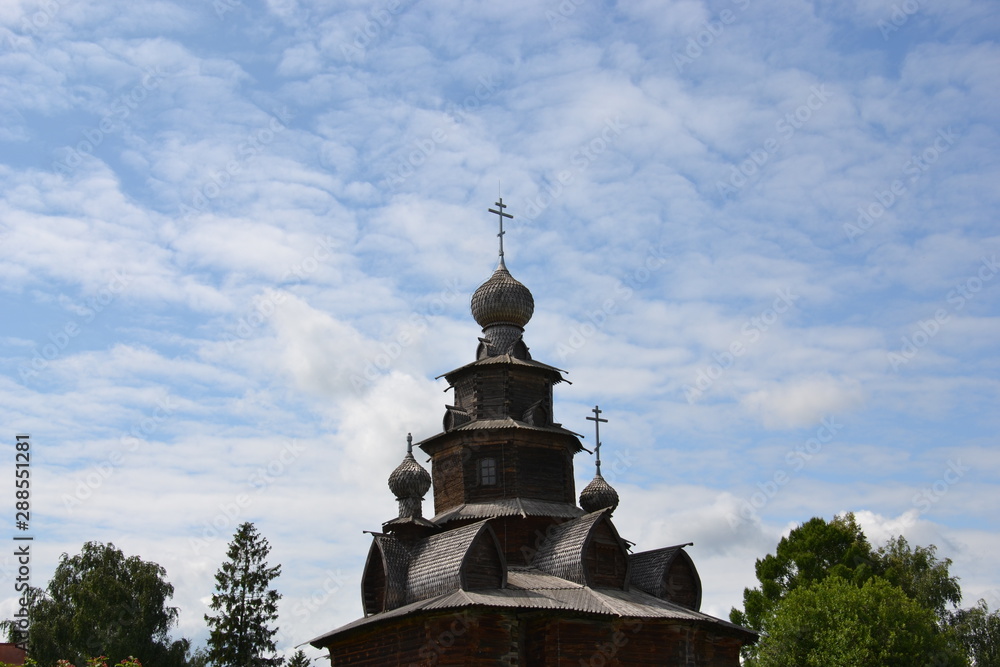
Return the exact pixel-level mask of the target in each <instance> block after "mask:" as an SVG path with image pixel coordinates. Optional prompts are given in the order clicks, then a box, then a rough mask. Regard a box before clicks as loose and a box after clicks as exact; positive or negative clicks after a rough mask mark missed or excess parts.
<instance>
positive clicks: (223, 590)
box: [205, 522, 282, 667]
mask: <svg viewBox="0 0 1000 667" xmlns="http://www.w3.org/2000/svg"><path fill="white" fill-rule="evenodd" d="M270 551H271V546H270V545H269V544H268V542H267V539H266V538H264V537H261V535H260V533H258V532H257V529H256V528H255V527H254V525H253V524H252V523H249V522H247V523H244V524H242V525H241V526H240V527H239V528H238V529H237V530H236V534H235V535H234V536H233V541H232V542H230V543H229V551H228V552H227V554H226V555H227V558H228V560H226V562H224V563H223V564H222V567H220V568H219V571H218V572H216V574H215V582H216V585H215V588H216V592H215V593H214V594H213V595H212V604H211V608H212V609H213V610H214V611H216V612H217V615H215V616H211V615H209V614H205V621H206V622H207V623H208V627H209V629H210V631H211V634H210V635H209V638H208V656H209V660H210V661H211V663H212V664H213V665H216V666H217V667H277V666H278V665H280V664H281V662H282V661H281V658H279V657H277V656H276V655H275V642H274V635H275V634H276V633H277V632H278V628H277V627H273V628H272V627H270V626H269V624H270V623H272V622H274V621H275V620H277V618H278V600H279V599H281V595H280V594H279V593H278V592H277V591H275V590H274V589H272V588H270V584H271V580H273V579H274V578H275V577H277V576H278V575H280V574H281V566H280V565H275V566H274V567H268V564H267V556H268V554H269V553H270Z"/></svg>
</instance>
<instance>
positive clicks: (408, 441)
mask: <svg viewBox="0 0 1000 667" xmlns="http://www.w3.org/2000/svg"><path fill="white" fill-rule="evenodd" d="M406 453H407V454H410V455H411V456H412V455H413V435H412V434H410V433H407V434H406Z"/></svg>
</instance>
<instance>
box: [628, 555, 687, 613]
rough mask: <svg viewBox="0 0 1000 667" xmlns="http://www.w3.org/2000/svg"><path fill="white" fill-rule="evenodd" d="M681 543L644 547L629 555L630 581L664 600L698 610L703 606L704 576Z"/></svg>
mask: <svg viewBox="0 0 1000 667" xmlns="http://www.w3.org/2000/svg"><path fill="white" fill-rule="evenodd" d="M692 544H693V543H691V542H688V543H687V544H679V545H677V546H673V547H664V548H663V549H653V550H652V551H642V552H640V553H637V554H631V555H630V556H629V564H630V566H631V567H630V571H629V572H630V573H629V581H630V582H631V583H632V584H634V585H635V586H636V587H637V588H639V589H642V590H644V591H646V592H647V593H649V594H650V595H655V596H656V597H658V598H660V599H661V600H667V601H668V602H673V603H674V604H679V605H680V606H682V607H686V608H688V609H692V610H694V611H698V610H699V609H701V577H700V576H699V575H698V569H697V568H696V567H695V566H694V561H693V560H692V559H691V556H690V555H689V554H688V553H687V552H686V551H684V547H687V546H691V545H692Z"/></svg>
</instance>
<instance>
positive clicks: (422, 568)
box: [310, 199, 756, 667]
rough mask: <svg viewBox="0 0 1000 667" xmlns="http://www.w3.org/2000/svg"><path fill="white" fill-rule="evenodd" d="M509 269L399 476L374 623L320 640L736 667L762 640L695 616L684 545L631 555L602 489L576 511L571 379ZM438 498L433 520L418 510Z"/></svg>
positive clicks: (353, 645) (354, 650) (365, 579)
mask: <svg viewBox="0 0 1000 667" xmlns="http://www.w3.org/2000/svg"><path fill="white" fill-rule="evenodd" d="M504 208H505V206H504V204H503V199H501V200H500V201H499V202H497V208H496V209H490V212H491V213H496V214H497V215H499V216H500V262H499V264H498V266H497V268H496V270H495V271H494V272H493V275H492V276H491V277H490V279H489V280H487V281H486V282H485V283H483V284H482V285H481V286H480V287H479V288H478V289H477V290H476V292H475V293H474V294H473V296H472V316H473V317H474V318H475V320H476V322H478V323H479V325H480V326H481V327H482V329H483V336H482V338H480V339H479V347H478V349H477V350H476V358H475V361H473V362H472V363H469V364H466V365H465V366H462V367H461V368H457V369H455V370H453V371H450V372H448V373H445V374H444V376H443V377H444V378H445V379H446V380H447V382H448V384H449V387H450V388H451V389H452V390H454V401H453V402H454V405H449V406H447V407H446V410H445V414H444V430H443V431H442V432H441V433H438V434H437V435H434V436H432V437H430V438H427V439H426V440H424V441H422V442H419V443H417V446H418V447H419V448H420V449H422V450H423V451H424V452H425V453H426V454H427V455H428V456H429V457H430V464H431V472H430V473H428V472H427V470H426V469H424V468H423V467H422V466H421V465H420V464H419V463H417V461H416V460H415V459H414V457H413V451H412V447H413V444H412V439H411V438H410V437H407V450H406V456H405V457H404V458H403V461H402V463H400V464H399V466H398V467H397V468H396V469H395V470H394V471H392V474H391V475H390V476H389V488H390V490H391V491H392V493H393V494H394V495H395V496H396V499H397V500H398V502H399V516H398V517H397V518H395V519H392V520H391V521H388V522H386V523H385V524H383V526H382V532H379V533H374V534H373V536H372V543H371V547H370V549H369V551H368V560H367V562H366V563H365V568H364V573H363V575H362V581H361V597H362V606H363V608H364V617H363V618H360V619H358V620H356V621H354V622H352V623H348V624H347V625H345V626H343V627H340V628H337V629H335V630H332V631H331V632H328V633H326V634H324V635H321V636H319V637H316V638H315V639H313V640H311V641H310V643H311V644H312V645H313V646H315V647H316V648H325V649H328V650H329V653H330V662H331V664H332V665H334V666H337V667H339V666H340V665H372V666H378V667H387V666H406V667H410V666H413V665H465V666H467V665H484V666H485V665H490V666H495V665H504V666H514V665H518V666H531V667H534V666H538V667H541V666H547V665H566V666H569V665H572V666H573V667H578V666H579V665H595V666H606V665H660V666H662V665H678V666H680V665H683V666H684V667H737V666H738V665H739V654H740V648H741V647H742V646H743V645H744V644H746V643H749V642H753V641H755V639H756V634H754V633H753V632H751V631H749V630H747V629H745V628H742V627H739V626H737V625H733V624H732V623H729V622H728V621H724V620H721V619H717V618H714V617H712V616H709V615H707V614H703V613H701V612H700V611H699V608H700V606H701V580H700V578H699V576H698V571H697V570H696V569H695V566H694V563H693V562H692V560H691V557H690V556H689V555H688V553H687V552H686V551H685V549H684V548H685V547H686V546H690V545H679V546H671V547H666V548H662V549H654V550H652V551H644V552H641V553H630V552H629V549H628V544H629V543H627V542H626V541H625V540H623V539H622V538H621V536H619V534H618V531H617V529H616V528H615V525H614V522H613V521H612V515H613V513H614V511H615V509H616V508H617V507H618V502H619V498H618V493H617V492H616V491H615V490H614V489H613V488H612V487H611V485H610V484H608V483H607V482H606V481H605V480H604V478H603V477H602V476H601V468H600V423H601V422H602V421H605V420H603V419H601V417H600V410H599V409H597V408H596V407H595V409H594V417H588V419H590V420H592V421H594V422H595V426H596V429H597V431H596V432H597V441H596V446H595V451H596V462H597V463H596V468H597V472H596V475H595V477H594V479H593V480H592V481H591V482H590V483H589V484H588V485H587V486H586V488H584V489H583V491H582V492H581V493H580V496H579V504H577V497H576V491H575V489H574V481H573V457H574V456H575V455H576V454H577V453H579V452H581V451H585V450H584V447H583V446H582V445H581V443H580V440H579V436H578V435H577V434H576V433H573V432H572V431H569V430H567V429H565V428H563V427H562V425H561V424H559V423H557V422H556V421H554V418H553V414H554V413H553V401H552V390H553V387H554V386H555V385H557V384H558V383H559V382H561V381H562V379H563V378H562V374H563V371H561V370H559V369H558V368H554V367H553V366H549V365H547V364H544V363H541V362H539V361H535V360H534V359H532V358H531V354H530V353H529V352H528V347H527V346H526V345H525V343H524V341H523V339H522V336H523V334H524V326H525V325H526V324H527V323H528V321H529V320H530V319H531V316H532V313H533V311H534V299H533V298H532V295H531V292H530V291H528V288H527V287H525V286H524V285H522V284H521V283H520V282H518V281H517V280H515V279H514V278H513V277H512V276H511V274H510V272H509V271H508V270H507V267H506V265H505V263H504V255H503V234H504V232H503V219H504V218H505V217H507V218H509V217H511V216H510V215H509V214H508V213H506V212H505V211H504ZM432 481H433V488H434V516H433V517H432V518H430V519H428V518H425V517H424V516H423V511H422V500H423V498H424V496H425V494H426V493H427V491H428V490H429V489H430V488H431V486H432Z"/></svg>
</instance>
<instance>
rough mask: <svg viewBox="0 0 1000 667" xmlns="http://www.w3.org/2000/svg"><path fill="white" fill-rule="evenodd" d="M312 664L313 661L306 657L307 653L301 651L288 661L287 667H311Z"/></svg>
mask: <svg viewBox="0 0 1000 667" xmlns="http://www.w3.org/2000/svg"><path fill="white" fill-rule="evenodd" d="M310 662H312V661H311V660H310V659H309V658H308V657H307V656H306V652H305V651H303V650H302V649H299V650H298V651H296V652H295V653H294V654H292V657H291V659H290V660H289V661H288V664H287V665H286V667H309V663H310Z"/></svg>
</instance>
